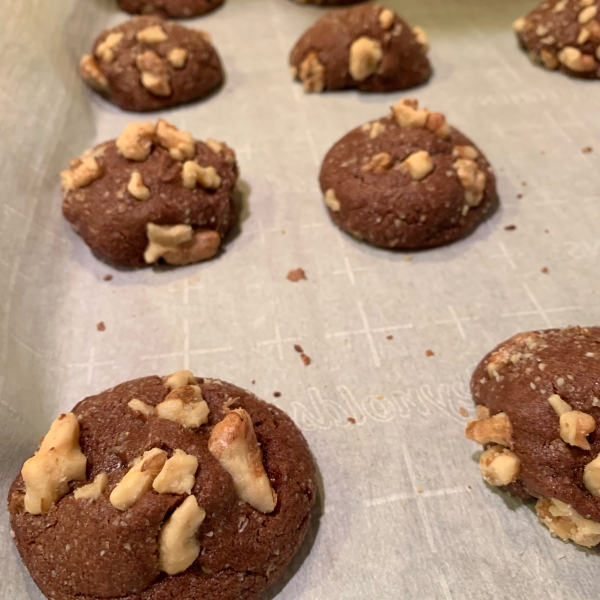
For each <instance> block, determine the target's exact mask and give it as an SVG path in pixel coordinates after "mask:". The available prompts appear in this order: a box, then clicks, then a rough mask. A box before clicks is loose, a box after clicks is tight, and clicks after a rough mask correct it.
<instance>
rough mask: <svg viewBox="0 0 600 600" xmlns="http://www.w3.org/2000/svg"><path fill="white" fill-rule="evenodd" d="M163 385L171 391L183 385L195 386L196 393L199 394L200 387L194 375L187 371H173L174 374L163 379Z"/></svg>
mask: <svg viewBox="0 0 600 600" xmlns="http://www.w3.org/2000/svg"><path fill="white" fill-rule="evenodd" d="M163 383H164V384H165V386H166V387H167V388H169V389H170V390H171V391H173V390H176V389H178V388H180V387H183V386H185V385H191V386H195V387H196V388H198V392H200V386H199V385H198V382H197V381H196V378H195V377H194V374H193V373H192V372H191V371H189V370H187V369H183V370H181V371H175V373H172V374H171V375H168V376H167V377H165V378H164V379H163Z"/></svg>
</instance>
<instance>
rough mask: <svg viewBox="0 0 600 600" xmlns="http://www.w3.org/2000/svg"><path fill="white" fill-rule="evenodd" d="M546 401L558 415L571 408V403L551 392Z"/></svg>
mask: <svg viewBox="0 0 600 600" xmlns="http://www.w3.org/2000/svg"><path fill="white" fill-rule="evenodd" d="M548 402H549V403H550V406H551V407H552V408H553V409H554V412H555V413H556V414H557V415H558V416H559V417H560V416H562V415H564V414H565V413H567V412H569V411H572V410H573V409H572V408H571V405H570V404H569V403H568V402H565V401H564V400H563V399H562V398H561V397H560V396H559V395H558V394H552V396H550V397H549V398H548Z"/></svg>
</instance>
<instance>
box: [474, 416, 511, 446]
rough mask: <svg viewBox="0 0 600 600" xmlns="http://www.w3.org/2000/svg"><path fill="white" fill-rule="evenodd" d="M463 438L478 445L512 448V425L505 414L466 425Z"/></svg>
mask: <svg viewBox="0 0 600 600" xmlns="http://www.w3.org/2000/svg"><path fill="white" fill-rule="evenodd" d="M465 436H466V437H467V438H469V439H470V440H473V441H475V442H477V443H478V444H482V445H485V444H490V443H494V444H501V445H502V446H508V447H509V448H512V424H511V422H510V419H509V418H508V415H507V414H506V413H503V412H501V413H498V414H497V415H494V416H493V417H488V418H487V419H475V420H473V421H469V423H467V429H466V430H465Z"/></svg>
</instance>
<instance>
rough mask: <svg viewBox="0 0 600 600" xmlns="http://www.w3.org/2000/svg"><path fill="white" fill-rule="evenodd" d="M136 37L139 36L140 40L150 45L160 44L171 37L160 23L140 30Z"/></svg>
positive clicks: (138, 39)
mask: <svg viewBox="0 0 600 600" xmlns="http://www.w3.org/2000/svg"><path fill="white" fill-rule="evenodd" d="M135 37H136V38H137V41H138V42H141V43H142V44H149V45H150V44H160V43H161V42H166V41H167V40H168V39H169V36H168V35H167V34H166V32H165V30H164V29H163V28H162V27H161V26H160V25H152V26H151V27H146V28H145V29H142V30H141V31H138V32H137V34H136V36H135Z"/></svg>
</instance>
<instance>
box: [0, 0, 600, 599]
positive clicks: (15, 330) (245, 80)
mask: <svg viewBox="0 0 600 600" xmlns="http://www.w3.org/2000/svg"><path fill="white" fill-rule="evenodd" d="M385 4H387V5H388V6H390V7H392V8H395V9H397V10H399V12H400V13H401V14H403V15H404V16H405V17H406V18H407V19H408V20H409V21H410V22H411V23H412V24H419V25H422V26H423V27H425V29H426V30H427V32H428V34H429V37H430V41H431V43H432V53H431V58H432V61H433V64H434V66H435V75H434V77H433V79H432V81H431V82H430V84H428V85H427V86H425V87H423V88H422V89H419V90H417V91H416V92H414V91H413V92H410V93H408V94H399V93H395V94H390V95H360V94H357V93H354V92H345V93H340V94H327V95H321V96H317V95H311V96H305V95H304V94H303V93H302V91H301V89H300V87H299V86H298V85H297V84H293V83H292V82H291V81H290V79H289V75H288V68H287V61H286V58H287V54H288V51H289V50H290V48H291V47H292V45H293V43H294V41H295V39H296V38H297V37H298V36H299V35H300V33H301V32H302V31H303V30H304V29H305V28H306V27H307V26H308V25H309V24H310V23H312V22H313V20H315V19H316V18H317V17H318V16H319V15H321V14H323V13H322V11H321V10H319V9H318V8H311V7H301V6H297V5H295V4H293V3H291V2H288V1H287V0H227V4H226V6H225V7H224V8H223V9H221V10H219V11H217V12H215V13H214V14H212V15H210V16H208V17H205V18H202V19H195V20H193V21H191V22H189V23H188V24H189V25H190V26H196V27H202V28H205V29H207V30H208V31H209V32H210V33H211V34H212V36H213V38H214V41H215V44H216V45H217V47H218V49H219V51H220V53H221V55H222V58H223V61H224V65H225V68H226V70H227V83H226V85H225V87H224V88H223V90H222V91H221V92H220V93H219V94H218V95H216V96H214V97H212V98H211V99H210V100H208V101H206V102H204V103H198V104H194V105H191V106H187V107H184V108H181V109H177V110H172V111H168V112H165V113H164V114H162V115H161V116H165V117H166V118H168V119H169V120H171V121H173V122H174V123H175V124H176V125H178V126H179V127H182V128H185V129H189V130H190V131H192V132H193V133H194V134H195V135H196V137H199V138H202V139H206V138H208V137H213V138H217V139H223V140H226V141H227V142H228V143H229V144H230V145H231V146H233V147H234V148H236V149H237V151H238V156H239V162H240V166H241V170H242V177H243V181H244V182H245V188H246V189H247V190H248V191H249V195H248V201H247V208H246V210H245V211H244V217H243V222H242V224H241V232H240V234H239V235H238V236H237V237H236V238H235V239H233V240H232V241H231V242H230V243H229V245H228V246H227V251H226V252H225V253H224V254H223V255H222V256H221V257H220V258H219V259H218V260H214V261H212V262H209V263H206V264H202V265H196V266H191V267H187V268H183V269H178V270H170V271H160V270H152V269H145V270H140V271H120V270H116V269H114V268H112V267H110V266H107V265H105V264H103V263H101V262H99V261H98V260H97V259H96V258H94V257H93V256H92V255H91V254H90V252H89V251H88V249H87V248H86V246H85V245H84V244H83V242H82V241H81V239H79V238H78V237H77V236H76V235H75V234H74V233H73V232H72V231H71V230H70V228H69V226H68V225H67V223H66V222H65V221H64V220H63V218H62V216H61V210H60V205H61V200H60V194H59V178H58V172H59V170H60V169H61V168H64V167H65V166H66V165H67V164H68V161H69V159H70V158H72V157H74V156H77V155H78V154H79V153H80V152H81V151H83V150H84V149H85V148H87V147H89V146H91V145H93V144H94V143H98V142H100V141H103V140H105V139H107V138H112V137H115V136H116V135H118V133H119V132H120V131H121V130H122V129H123V127H124V126H125V124H126V123H127V122H129V121H130V120H135V119H136V118H137V119H139V118H140V117H139V116H136V115H133V114H126V113H123V112H122V111H120V110H119V109H117V108H115V107H113V106H111V105H109V104H107V103H105V102H104V101H102V100H100V99H99V98H97V97H96V96H94V95H93V94H91V93H90V92H88V90H87V89H86V88H85V87H84V85H83V84H82V83H81V81H80V80H79V78H78V76H77V62H78V58H79V56H80V55H81V54H82V53H83V52H85V51H87V50H89V48H90V46H91V43H92V41H93V39H94V37H95V36H96V35H97V34H98V33H99V31H100V30H101V29H102V28H103V27H105V26H107V25H111V24H116V23H119V22H121V21H123V20H124V19H125V18H126V15H125V14H124V13H121V12H119V11H118V10H117V9H116V7H115V6H114V3H113V2H112V1H111V0H77V1H76V0H23V1H22V2H13V1H10V0H0V9H1V11H0V15H1V23H0V51H1V54H0V56H1V58H0V61H1V62H0V82H1V84H0V98H1V104H0V107H1V108H0V156H1V160H0V282H1V283H0V311H1V314H2V329H1V330H0V361H1V362H0V365H1V370H2V377H1V379H0V495H1V496H2V497H3V498H4V497H5V495H6V491H7V488H8V485H9V483H10V481H11V480H12V478H13V477H14V475H16V473H17V472H18V470H19V468H20V466H21V464H22V462H23V461H24V460H25V459H26V458H27V457H28V456H29V455H30V454H31V453H32V452H33V451H34V450H35V448H36V443H37V440H38V439H39V438H40V436H42V435H43V434H44V433H45V431H46V430H47V427H48V425H49V423H50V422H51V420H52V419H53V418H54V417H55V416H56V415H57V414H58V412H59V411H61V410H68V409H69V408H70V407H71V406H72V405H73V404H75V403H76V402H77V401H79V400H81V399H82V398H83V397H84V396H86V395H88V394H92V393H97V392H99V391H101V390H103V389H105V388H107V387H110V386H112V385H114V384H116V383H119V382H121V381H125V380H128V379H131V378H134V377H138V376H142V375H148V374H154V373H160V374H164V373H168V372H171V371H173V370H175V369H180V368H191V369H193V370H194V372H195V373H196V374H197V375H200V376H213V377H219V378H222V379H225V380H229V381H232V382H234V383H236V384H238V385H240V386H243V387H247V388H249V389H251V390H253V391H255V392H256V393H257V394H258V395H259V396H261V397H263V398H265V399H268V400H271V401H274V402H275V403H276V404H277V405H278V406H280V407H281V408H283V409H285V410H286V411H288V412H289V413H290V414H291V415H292V416H294V418H295V419H296V421H297V423H298V425H299V426H300V427H301V428H302V430H303V431H304V433H305V435H306V437H307V438H308V440H309V442H310V445H311V447H312V449H313V452H314V454H315V457H316V459H317V462H318V465H319V469H320V472H321V475H322V478H323V483H324V494H323V495H322V498H321V503H322V508H321V509H320V510H319V511H317V517H318V516H319V515H318V513H319V512H320V513H321V515H320V518H317V519H316V520H315V525H314V527H313V529H312V531H311V533H310V539H309V542H308V544H307V545H306V546H305V548H304V552H303V555H306V554H307V552H308V549H309V547H310V545H311V544H312V550H311V552H310V554H308V556H306V557H305V558H304V557H303V556H302V557H300V558H299V559H298V560H297V561H296V563H295V564H294V565H293V568H292V569H290V571H289V573H288V576H287V577H286V581H287V585H285V586H283V585H277V586H276V588H275V590H274V591H272V592H271V593H270V594H268V595H267V597H273V596H274V595H275V594H276V593H277V592H279V593H278V595H277V598H278V599H279V598H281V599H282V600H283V599H285V600H291V599H302V600H321V599H327V600H342V599H343V600H354V599H365V600H367V599H368V600H371V599H374V598H377V599H380V600H386V599H390V600H391V599H397V598H419V599H422V598H423V599H428V598H432V599H443V600H450V599H463V598H465V599H468V598H473V599H487V598H494V599H509V598H510V599H515V598H517V599H519V598H527V599H537V598H540V599H541V598H556V599H562V598H565V599H566V598H569V599H573V600H575V599H584V598H585V599H589V598H598V597H600V593H599V592H598V584H597V573H598V569H599V568H600V557H599V556H597V555H596V553H595V552H586V551H582V550H579V549H576V548H575V547H574V546H572V545H568V544H564V543H562V542H561V541H559V540H556V539H553V538H551V537H550V535H549V534H548V532H547V531H546V530H545V529H544V528H543V527H542V526H541V525H539V524H538V523H537V519H536V517H535V515H534V513H533V512H532V510H531V509H530V508H527V507H524V506H521V505H520V503H519V502H516V501H513V500H511V499H509V498H508V497H506V496H503V495H501V494H498V493H496V492H494V491H493V490H491V489H489V488H487V487H486V486H485V485H484V484H483V483H482V481H481V480H480V477H479V474H478V469H477V464H476V462H475V461H474V458H473V455H474V453H475V451H476V448H475V446H474V445H473V444H472V443H470V442H468V441H466V440H465V439H464V438H463V427H464V424H465V419H463V418H462V417H461V416H460V415H459V413H458V409H459V407H461V406H465V407H467V408H468V409H469V410H471V406H472V405H471V401H470V397H469V392H468V377H469V374H470V372H471V370H472V368H473V366H474V364H475V363H476V362H477V361H478V360H479V358H480V357H481V356H482V355H483V353H485V352H486V351H487V350H488V349H490V348H491V347H492V346H493V345H495V344H496V343H497V342H499V341H501V340H503V339H505V338H506V337H508V336H510V335H512V334H513V333H516V332H518V331H520V330H525V329H530V328H543V327H549V326H561V325H567V324H570V323H571V324H576V323H577V324H582V325H583V324H597V323H598V322H599V321H600V305H599V302H598V279H597V277H598V256H599V255H600V238H599V237H598V230H599V221H600V206H599V200H600V198H599V195H600V193H599V190H600V175H599V173H598V168H597V165H598V156H599V153H600V141H599V133H600V132H599V128H600V116H599V113H598V105H599V104H598V101H599V99H600V88H599V85H600V84H598V83H595V82H579V81H571V80H569V79H568V78H566V77H564V76H562V75H560V74H552V73H548V72H545V71H543V70H541V69H539V68H535V67H533V66H532V65H531V64H530V63H529V61H528V60H527V59H526V57H525V56H524V54H522V53H521V52H520V51H519V50H518V49H517V47H516V43H515V40H514V37H513V34H512V32H511V29H510V23H511V21H512V20H513V19H514V18H516V17H517V16H519V15H520V14H522V13H523V12H525V11H526V9H527V8H529V5H528V2H525V1H523V0H461V1H458V0H420V1H419V2H416V1H415V2H410V1H409V0H400V1H398V2H385ZM412 95H415V96H416V97H418V98H419V99H420V100H421V101H422V102H423V103H424V104H425V105H426V106H428V107H430V108H431V109H434V110H439V111H442V112H444V113H446V114H447V116H448V118H449V120H450V121H451V122H452V123H453V124H454V125H456V126H457V127H459V128H460V129H462V130H463V131H464V132H465V133H466V134H467V135H469V136H471V137H472V138H473V139H474V140H475V141H476V143H477V144H478V145H480V147H481V148H483V149H484V151H485V152H486V154H487V156H488V157H489V159H490V161H491V162H492V164H493V165H494V167H495V169H496V172H497V175H498V185H499V191H500V195H501V198H502V207H501V209H500V210H499V211H498V213H497V214H496V215H495V216H494V217H493V218H492V219H491V220H490V221H489V222H488V223H486V224H485V225H483V226H482V227H480V228H479V230H478V231H477V232H476V233H475V235H473V236H472V237H470V238H469V239H467V240H464V241H462V242H460V243H457V244H454V245H452V246H450V247H446V248H441V249H438V250H433V251H428V252H424V253H418V254H414V255H413V257H412V261H410V262H407V261H405V260H404V256H405V255H403V254H401V253H392V252H386V251H383V250H378V249H375V248H370V247H367V246H364V245H361V244H359V243H357V242H356V241H354V240H352V239H350V238H348V237H347V236H345V235H343V234H341V233H339V232H338V230H337V229H336V228H335V227H334V226H333V225H331V223H330V222H329V219H328V216H327V214H326V212H325V210H324V208H323V205H322V202H321V195H320V192H319V188H318V184H317V173H318V166H319V164H320V161H321V159H322V157H323V155H324V153H325V152H326V151H327V149H328V148H329V147H330V146H331V144H332V143H333V142H335V141H336V140H337V139H338V138H339V137H341V136H342V135H343V134H344V133H346V132H347V131H348V130H349V129H351V128H353V127H355V126H356V125H359V124H361V123H363V122H365V121H367V120H368V119H372V118H376V117H379V116H382V115H383V114H385V113H386V112H387V111H388V107H389V105H390V104H392V103H394V102H396V101H397V99H398V98H400V97H402V96H412ZM142 118H144V117H142ZM588 145H590V146H595V152H593V153H591V154H582V152H581V149H582V148H583V147H584V146H588ZM518 194H523V197H522V198H521V199H518V198H517V195H518ZM513 223H514V224H516V225H517V230H516V231H505V230H504V226H505V225H508V224H513ZM298 266H301V267H303V268H304V269H305V270H306V273H307V275H308V281H302V282H300V283H296V284H293V283H290V282H289V281H287V280H286V274H287V272H288V270H289V269H291V268H295V267H298ZM542 267H548V269H549V273H548V274H543V273H541V272H540V269H541V268H542ZM107 273H110V274H112V275H113V277H114V278H113V280H112V281H110V282H106V281H104V280H103V277H104V275H105V274H107ZM99 321H104V322H105V324H106V331H105V332H102V333H100V332H98V331H97V330H96V324H97V323H98V322H99ZM388 335H393V339H392V340H388V339H387V337H386V336H388ZM295 343H299V344H301V345H302V346H303V347H304V348H305V350H306V352H307V353H308V354H309V355H310V356H311V357H312V359H313V362H312V364H311V365H310V366H309V367H305V366H304V365H303V364H302V362H301V361H300V358H299V356H298V354H297V353H296V352H295V351H294V349H293V344H295ZM428 349H431V350H433V351H434V352H435V356H434V357H431V358H427V357H426V356H425V351H426V350H428ZM252 380H255V381H256V383H255V384H253V383H252ZM275 390H278V391H280V392H281V393H282V396H281V397H279V398H273V392H274V391H275ZM348 417H353V418H354V419H356V424H354V425H353V424H351V423H350V422H348V420H347V418H348ZM417 489H422V490H423V491H422V493H418V492H417ZM302 558H304V560H302ZM0 569H1V576H0V598H2V599H7V600H8V599H11V600H13V599H15V600H21V599H25V598H32V599H34V598H35V599H39V598H40V594H39V592H38V591H37V589H36V588H35V586H34V584H33V583H32V582H31V580H30V578H29V576H28V574H27V572H26V571H25V570H24V568H23V567H22V566H21V564H20V560H19V558H18V556H17V553H16V551H15V550H14V548H13V544H12V541H11V540H10V538H9V527H8V520H7V518H6V515H5V514H3V515H2V516H0Z"/></svg>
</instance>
